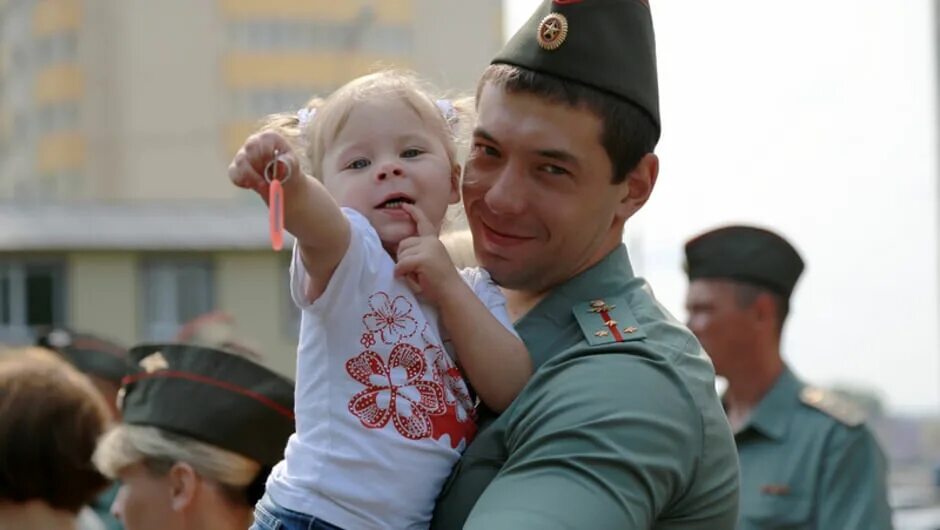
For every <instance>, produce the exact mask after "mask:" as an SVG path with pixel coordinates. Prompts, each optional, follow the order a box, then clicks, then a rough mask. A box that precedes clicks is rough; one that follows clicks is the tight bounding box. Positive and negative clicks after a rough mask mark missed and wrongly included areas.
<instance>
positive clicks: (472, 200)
mask: <svg viewBox="0 0 940 530" xmlns="http://www.w3.org/2000/svg"><path fill="white" fill-rule="evenodd" d="M478 111H479V116H478V122H477V128H476V130H475V131H474V135H473V147H472V150H471V153H470V157H469V159H468V161H467V169H466V174H465V176H464V181H463V200H464V207H465V209H466V212H467V218H468V220H469V224H470V229H471V231H472V232H473V236H474V237H473V242H474V243H473V244H474V251H475V253H476V256H477V259H478V260H479V262H480V265H481V266H483V267H484V268H486V269H487V270H488V271H489V272H490V274H491V275H492V277H493V279H494V280H495V281H496V282H497V283H499V284H500V285H502V286H504V287H507V288H510V289H516V290H525V291H533V292H541V291H543V290H546V289H549V288H551V287H553V286H554V285H557V284H559V283H561V282H564V281H566V280H567V279H569V278H571V277H572V276H574V275H576V274H578V273H579V272H581V271H582V270H584V269H586V268H588V267H590V266H591V265H593V264H594V263H596V262H597V261H598V260H600V259H601V258H603V257H604V256H605V255H606V254H607V253H609V252H610V251H611V250H612V249H613V248H615V247H616V246H617V245H619V244H620V241H621V237H622V229H623V222H624V220H625V219H626V217H628V216H629V215H628V214H624V211H623V204H622V203H623V201H624V199H625V197H626V195H627V191H628V185H627V184H626V183H622V184H611V163H610V159H609V158H608V156H607V152H606V151H605V150H604V147H603V146H602V145H601V128H602V123H601V120H600V119H599V118H598V117H597V116H596V115H595V114H594V113H592V112H591V111H589V110H587V109H584V108H578V107H570V106H567V105H564V104H559V103H552V102H549V101H545V100H543V99H541V98H539V97H537V96H534V95H531V94H524V93H507V92H506V91H505V90H503V88H502V87H500V86H497V85H493V84H492V83H487V84H486V85H484V87H483V89H482V90H481V92H480V97H479V100H478Z"/></svg>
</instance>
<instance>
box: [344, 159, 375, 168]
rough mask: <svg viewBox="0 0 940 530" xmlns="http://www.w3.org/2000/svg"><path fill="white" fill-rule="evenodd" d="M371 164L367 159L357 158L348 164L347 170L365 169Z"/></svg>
mask: <svg viewBox="0 0 940 530" xmlns="http://www.w3.org/2000/svg"><path fill="white" fill-rule="evenodd" d="M369 164H371V162H369V161H368V160H367V159H365V158H357V159H355V160H353V161H352V162H350V163H349V164H346V169H364V168H367V167H369Z"/></svg>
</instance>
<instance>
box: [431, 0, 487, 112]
mask: <svg viewBox="0 0 940 530" xmlns="http://www.w3.org/2000/svg"><path fill="white" fill-rule="evenodd" d="M502 4H503V3H502V0H443V1H442V0H416V1H415V21H414V24H415V58H414V61H415V67H416V68H417V70H418V72H420V73H421V74H423V75H426V76H428V77H429V78H431V79H432V80H433V81H434V82H435V83H437V84H438V85H440V86H441V87H443V88H447V89H452V90H460V91H463V92H467V93H469V94H472V92H473V89H474V88H475V87H476V84H477V81H478V80H479V79H480V74H481V73H483V69H484V68H485V67H486V65H487V64H489V62H490V60H491V59H492V58H493V56H494V55H496V52H498V51H499V49H500V48H501V47H502V43H503V5H502Z"/></svg>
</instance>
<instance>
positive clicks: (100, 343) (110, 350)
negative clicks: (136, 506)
mask: <svg viewBox="0 0 940 530" xmlns="http://www.w3.org/2000/svg"><path fill="white" fill-rule="evenodd" d="M36 344H37V345H38V346H42V347H44V348H48V349H50V350H52V351H55V352H56V353H58V354H59V355H60V356H62V357H64V358H65V359H66V360H67V361H68V362H69V363H71V364H72V365H73V366H75V367H76V368H78V369H79V370H80V371H81V372H82V373H84V374H85V375H86V376H88V378H89V379H91V382H92V384H93V385H94V386H95V388H96V389H97V390H98V392H99V393H100V394H101V395H102V396H103V397H104V401H105V403H106V404H107V405H108V410H109V411H110V413H111V419H112V420H113V421H120V418H121V413H120V411H119V410H118V409H117V405H116V402H117V396H118V390H119V389H120V388H121V379H123V378H124V376H125V375H127V371H128V370H129V369H130V364H129V363H128V361H127V349H126V348H125V347H124V346H121V345H120V344H117V343H115V342H112V341H110V340H107V339H104V338H102V337H99V336H97V335H94V334H91V333H79V332H75V331H72V330H68V329H65V328H51V329H49V330H47V331H46V332H44V333H42V334H40V335H39V337H38V338H37V340H36ZM117 490H118V486H117V484H112V485H111V486H110V487H109V488H108V489H106V490H105V491H104V492H103V493H102V494H101V495H100V496H99V497H98V498H97V499H95V501H94V502H93V503H92V504H91V506H90V508H91V509H92V510H94V512H95V514H96V515H97V516H98V518H99V519H100V520H101V522H102V523H103V524H104V525H105V526H106V527H107V528H108V529H109V530H119V529H120V528H121V525H120V523H118V521H117V519H115V518H114V517H113V516H112V515H111V510H110V508H111V503H112V502H114V497H115V495H116V494H117Z"/></svg>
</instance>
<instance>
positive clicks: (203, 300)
mask: <svg viewBox="0 0 940 530" xmlns="http://www.w3.org/2000/svg"><path fill="white" fill-rule="evenodd" d="M141 280H142V283H143V285H142V291H141V292H142V293H143V299H142V303H143V310H142V311H141V315H142V318H143V322H142V325H141V329H142V335H143V336H144V338H145V340H148V341H172V340H173V339H174V337H175V336H176V334H177V333H178V332H179V329H180V326H182V325H183V324H185V323H186V322H188V321H190V320H192V319H194V318H196V317H197V316H199V315H202V314H204V313H208V312H210V311H212V310H213V309H214V306H215V302H214V296H213V291H214V289H213V274H212V265H211V263H210V262H209V261H208V260H198V259H150V260H147V261H146V262H145V263H144V266H143V271H142V278H141Z"/></svg>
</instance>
